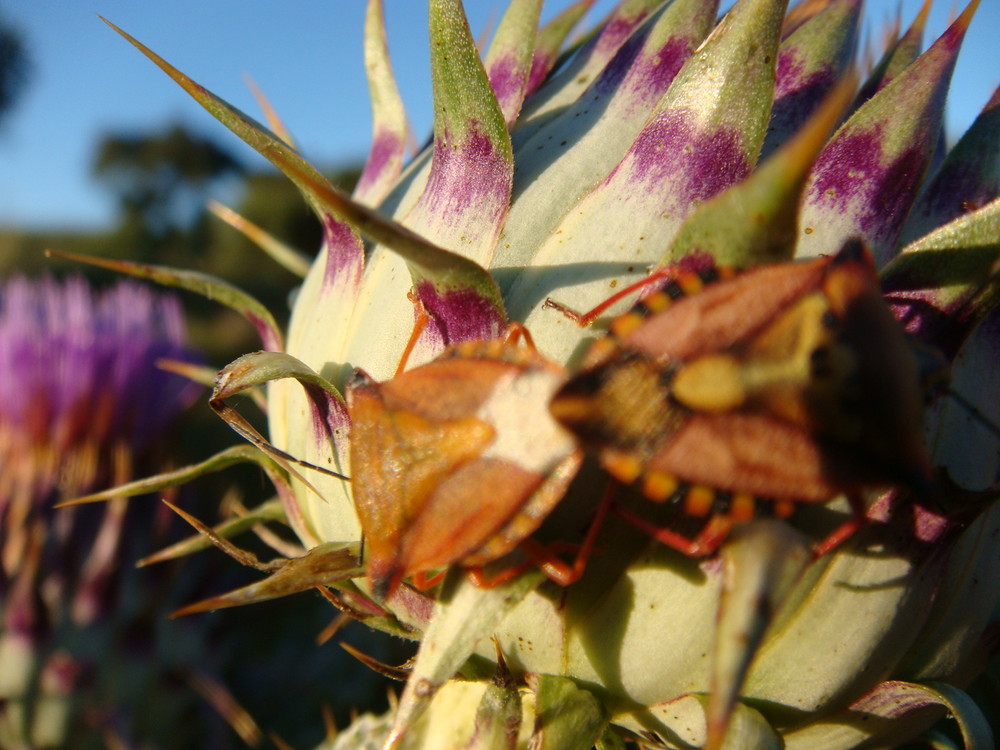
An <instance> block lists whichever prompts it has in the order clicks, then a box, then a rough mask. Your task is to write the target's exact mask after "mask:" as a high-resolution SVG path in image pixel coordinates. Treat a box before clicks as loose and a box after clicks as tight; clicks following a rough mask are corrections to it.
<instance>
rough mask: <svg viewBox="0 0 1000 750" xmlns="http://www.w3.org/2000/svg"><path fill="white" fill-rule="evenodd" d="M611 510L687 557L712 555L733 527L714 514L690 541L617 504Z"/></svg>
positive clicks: (726, 517) (727, 521) (722, 516)
mask: <svg viewBox="0 0 1000 750" xmlns="http://www.w3.org/2000/svg"><path fill="white" fill-rule="evenodd" d="M611 510H612V512H613V513H614V514H615V515H616V516H618V517H619V518H621V519H622V520H624V521H627V522H628V523H629V524H631V525H632V526H635V527H636V528H637V529H639V531H642V532H645V533H646V534H649V536H651V537H653V539H655V540H656V541H658V542H660V543H661V544H665V545H667V546H668V547H673V548H674V549H675V550H677V551H678V552H680V553H681V554H684V555H687V556H688V557H704V556H705V555H710V554H712V553H713V552H715V550H717V549H718V548H719V545H720V544H722V542H723V540H724V539H725V538H726V537H727V536H728V535H729V530H730V529H731V528H732V527H733V519H732V518H730V517H729V516H727V515H723V514H715V515H713V516H711V517H709V519H708V522H707V523H706V524H705V525H704V526H703V527H702V529H701V531H699V532H698V535H697V536H696V537H694V539H691V538H689V537H686V536H684V535H683V534H678V533H677V532H676V531H671V530H670V529H667V528H664V527H662V526H657V525H656V524H652V523H650V522H649V521H647V520H645V519H644V518H640V517H639V516H637V515H636V514H635V513H633V512H632V511H630V510H626V509H625V508H623V507H622V506H620V505H618V504H614V505H613V506H612V507H611Z"/></svg>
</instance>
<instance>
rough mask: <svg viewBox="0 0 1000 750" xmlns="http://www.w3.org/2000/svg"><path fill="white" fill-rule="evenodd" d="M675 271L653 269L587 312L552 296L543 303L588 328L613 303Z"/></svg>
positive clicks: (581, 326) (642, 289)
mask: <svg viewBox="0 0 1000 750" xmlns="http://www.w3.org/2000/svg"><path fill="white" fill-rule="evenodd" d="M673 273H674V271H673V269H670V268H666V267H663V268H656V269H653V271H651V272H650V274H649V276H647V277H646V278H644V279H640V280H639V281H637V282H635V283H634V284H629V285H628V286H627V287H625V288H624V289H621V290H619V291H617V292H615V293H614V294H612V295H611V296H610V297H608V298H607V299H606V300H604V301H603V302H601V303H600V304H599V305H597V307H595V308H593V309H592V310H589V311H587V312H585V313H580V312H577V311H576V310H572V309H570V308H568V307H566V306H565V305H563V304H561V303H559V302H556V301H555V300H554V299H552V298H551V297H549V298H546V300H545V304H544V305H542V307H550V308H552V309H554V310H558V311H559V312H561V313H562V314H563V315H565V316H566V317H567V318H569V319H570V320H572V321H573V322H574V323H576V324H577V325H578V326H580V328H586V327H587V326H589V325H590V324H591V323H593V322H594V321H595V320H597V319H598V318H599V317H600V316H601V315H602V314H604V312H605V311H606V310H607V309H608V308H609V307H611V306H612V305H613V304H615V303H616V302H618V301H619V300H621V299H624V298H625V297H627V296H629V295H630V294H632V293H633V292H636V291H644V290H645V289H646V288H647V287H649V286H651V285H653V284H656V283H657V282H659V281H660V280H661V279H664V278H667V277H669V276H671V275H672V274H673Z"/></svg>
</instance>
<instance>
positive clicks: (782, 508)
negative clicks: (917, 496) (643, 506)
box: [550, 242, 943, 556]
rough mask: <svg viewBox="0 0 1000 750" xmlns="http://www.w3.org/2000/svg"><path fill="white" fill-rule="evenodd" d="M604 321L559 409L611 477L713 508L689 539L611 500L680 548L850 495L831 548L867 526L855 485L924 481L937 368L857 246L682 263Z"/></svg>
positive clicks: (699, 547)
mask: <svg viewBox="0 0 1000 750" xmlns="http://www.w3.org/2000/svg"><path fill="white" fill-rule="evenodd" d="M727 277H729V278H727ZM609 333H610V335H608V336H606V337H603V338H601V339H598V340H597V341H595V342H594V345H593V346H592V347H591V349H590V350H589V351H588V353H587V355H586V356H585V358H584V362H583V369H582V371H581V372H580V373H579V374H577V375H575V376H574V377H572V378H571V379H569V381H568V382H567V383H566V384H565V385H564V386H563V387H562V388H560V389H559V391H558V393H557V394H556V395H555V397H554V399H553V401H552V403H551V406H550V408H551V411H552V413H553V415H554V416H555V417H556V419H557V420H558V421H559V422H560V423H561V424H563V425H565V426H566V427H567V428H568V429H569V430H571V431H572V432H573V433H574V434H576V435H577V436H578V437H579V438H580V439H581V440H582V441H583V442H584V443H585V444H587V445H590V446H593V447H594V448H596V449H597V451H598V455H599V458H600V461H601V463H602V464H603V465H604V467H605V468H606V469H607V470H608V472H609V473H610V474H611V475H612V476H614V477H615V478H617V479H619V480H620V481H622V482H625V483H635V484H637V485H638V487H639V489H640V490H641V491H642V493H643V494H645V495H646V496H647V497H648V498H650V499H652V500H654V501H658V502H663V501H676V502H683V507H684V509H685V510H686V511H687V512H688V513H689V514H691V515H695V516H708V517H709V520H708V522H707V523H706V524H705V525H704V526H703V528H702V530H701V531H700V532H699V533H698V534H697V536H695V537H694V538H689V537H686V536H683V535H681V534H679V533H675V532H673V531H671V530H669V529H654V527H652V526H651V525H649V524H647V523H645V522H644V521H642V520H641V519H639V518H637V517H635V516H634V515H633V514H631V513H630V512H628V511H626V510H624V509H617V512H619V513H620V514H621V515H623V516H625V517H626V518H628V519H629V520H631V521H633V522H634V523H636V524H637V525H639V526H641V527H643V528H647V529H648V530H650V531H651V532H654V533H655V535H656V536H657V538H659V539H660V540H662V541H664V542H666V543H667V544H670V545H671V546H674V547H676V548H677V549H679V550H680V551H682V552H684V553H686V554H689V555H693V556H697V555H703V554H708V553H711V552H712V551H713V550H714V549H715V548H716V547H717V546H718V545H719V543H721V541H722V539H723V538H724V537H725V535H726V534H727V533H728V530H729V528H730V526H731V525H732V523H733V522H736V521H740V520H745V519H749V518H750V517H752V516H753V515H754V512H755V506H756V501H757V500H759V499H769V500H771V501H773V503H774V507H773V510H774V512H775V514H776V515H778V516H787V515H788V514H790V513H791V512H792V510H793V509H794V506H795V504H796V503H803V502H806V503H812V502H824V501H827V500H830V499H832V498H834V497H836V496H838V495H842V494H847V496H848V498H849V499H850V500H851V502H852V506H853V508H854V510H855V519H854V520H853V521H851V522H848V524H845V526H844V527H842V528H841V529H838V530H836V531H834V532H833V533H832V534H831V535H830V536H829V537H828V538H827V539H825V540H823V541H821V542H820V543H819V544H818V546H817V551H818V552H823V551H827V550H829V549H832V548H833V547H834V546H836V544H838V543H839V542H840V541H842V540H843V539H844V538H846V536H848V535H849V534H850V533H851V531H853V529H854V528H856V527H857V526H858V525H859V524H860V519H861V517H862V515H863V511H864V508H863V505H862V503H861V500H860V493H861V491H863V490H867V489H875V488H879V487H888V486H908V487H918V488H919V487H920V486H921V485H922V484H924V483H925V482H926V479H927V477H928V475H929V459H928V457H927V453H926V448H925V446H924V444H923V440H922V437H921V433H922V413H923V405H924V403H925V400H926V393H925V390H926V389H925V388H924V387H923V383H924V382H926V381H928V380H931V379H933V378H931V377H929V376H928V377H927V378H925V377H924V373H923V371H922V367H921V361H920V357H919V356H918V353H917V349H916V347H915V346H914V343H913V341H912V340H911V339H910V337H909V336H908V335H907V334H906V333H905V331H904V330H903V328H902V327H901V326H900V324H899V323H898V322H897V321H896V320H895V319H894V318H893V316H892V313H891V312H890V311H889V309H888V307H886V305H885V303H884V302H883V301H882V298H881V292H880V288H879V284H878V278H877V276H876V274H875V269H874V265H873V263H872V261H871V258H870V255H869V254H868V252H867V250H866V249H865V248H864V247H863V246H862V245H861V243H859V242H850V243H848V244H847V245H846V246H845V247H844V248H843V249H842V250H841V251H840V252H839V253H838V254H837V255H836V256H832V257H821V258H816V259H813V260H807V261H801V262H789V263H780V264H773V265H764V266H758V267H755V268H752V269H750V270H747V271H744V272H741V273H736V274H734V273H731V272H729V271H728V270H727V269H709V270H707V271H703V272H700V273H695V272H693V271H688V270H681V271H679V272H678V273H677V275H676V276H675V277H674V278H673V279H671V280H670V281H669V282H668V283H667V284H666V285H665V286H664V287H663V288H662V289H660V290H658V291H656V292H654V293H652V294H650V295H648V296H647V297H645V298H644V299H643V300H642V301H641V302H639V303H638V304H637V305H636V306H635V307H633V308H632V310H630V311H629V312H627V313H625V314H624V315H621V316H619V317H617V318H615V319H614V320H613V321H612V323H611V325H610V332H609ZM942 366H943V365H942Z"/></svg>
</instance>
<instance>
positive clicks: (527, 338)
mask: <svg viewBox="0 0 1000 750" xmlns="http://www.w3.org/2000/svg"><path fill="white" fill-rule="evenodd" d="M500 340H501V341H502V342H503V343H505V344H510V345H511V346H514V345H515V344H517V343H518V342H519V341H523V342H524V345H525V346H526V347H528V348H529V349H531V351H533V352H537V351H538V348H537V347H536V346H535V340H534V339H533V338H532V337H531V332H530V331H529V330H528V329H527V328H526V327H525V326H524V323H518V322H517V321H514V322H512V323H508V324H507V328H506V329H505V330H504V332H503V333H502V334H500Z"/></svg>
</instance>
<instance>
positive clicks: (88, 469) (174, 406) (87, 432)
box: [0, 277, 201, 747]
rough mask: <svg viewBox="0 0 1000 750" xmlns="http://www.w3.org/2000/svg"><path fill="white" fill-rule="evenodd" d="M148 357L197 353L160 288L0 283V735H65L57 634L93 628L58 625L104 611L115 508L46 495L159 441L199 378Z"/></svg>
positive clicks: (134, 459)
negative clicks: (68, 504)
mask: <svg viewBox="0 0 1000 750" xmlns="http://www.w3.org/2000/svg"><path fill="white" fill-rule="evenodd" d="M161 358H169V359H179V360H184V361H189V362H190V361H194V360H196V359H197V357H196V356H195V354H194V353H193V351H192V350H191V349H189V348H188V347H187V345H186V343H185V327H184V318H183V314H182V311H181V306H180V302H179V301H178V299H177V298H176V297H175V296H173V295H169V294H163V293H160V292H154V291H152V290H151V289H149V288H148V287H146V286H144V285H142V284H139V283H137V282H131V281H125V282H119V283H117V284H116V285H114V286H113V287H111V288H109V289H107V290H106V291H103V292H98V291H94V290H93V289H92V288H91V287H90V285H89V284H88V283H87V282H86V281H85V280H83V279H82V278H71V279H66V280H64V281H57V280H55V279H53V278H43V279H41V280H38V281H31V280H28V279H25V278H20V277H15V278H12V279H10V280H8V281H6V282H5V283H2V284H0V663H2V664H3V665H4V667H3V669H2V670H0V671H2V672H3V674H2V675H0V745H2V746H8V745H9V744H10V743H14V746H19V745H18V743H23V744H25V746H33V747H55V746H59V745H60V744H61V743H63V742H65V741H66V735H65V732H66V731H67V727H68V726H70V725H71V724H72V722H73V721H74V719H73V718H72V717H71V711H70V708H69V707H70V705H71V704H72V700H73V693H74V690H76V689H77V687H78V684H79V680H80V679H81V675H82V674H84V673H85V672H86V668H87V664H88V662H87V660H86V659H84V660H80V659H79V658H78V657H77V656H75V655H73V654H71V653H69V652H67V651H66V650H65V648H66V644H67V643H79V642H81V641H80V638H81V637H82V638H83V639H84V640H87V639H92V638H93V637H96V636H94V633H95V632H97V631H94V630H87V631H84V630H79V631H77V633H78V635H76V636H73V637H71V638H70V639H69V640H67V634H68V633H72V631H73V629H74V628H86V627H87V626H89V625H92V624H97V623H101V622H103V621H104V620H106V619H108V618H109V617H110V618H111V619H112V620H113V619H114V614H113V611H114V610H113V608H114V605H115V600H116V598H117V593H116V590H115V588H114V587H113V586H112V582H113V581H116V580H117V576H118V574H119V573H121V572H123V570H124V567H123V561H122V559H121V558H122V556H123V551H124V550H123V545H122V541H123V539H125V538H126V528H127V527H126V525H125V521H126V516H125V514H126V505H125V501H124V500H121V501H113V502H111V503H109V504H107V505H105V506H103V507H102V508H66V509H62V510H56V509H54V508H53V505H54V504H55V503H56V502H58V501H59V500H62V499H67V498H69V497H73V496H74V495H79V494H82V493H85V492H87V491H88V490H91V489H93V488H94V487H97V486H99V485H102V484H109V483H119V482H124V481H127V480H128V479H130V478H131V477H132V475H133V473H134V471H133V468H134V466H135V465H136V464H137V463H139V462H145V460H146V459H148V458H150V454H151V452H152V450H153V449H154V448H155V447H156V445H157V444H163V442H164V439H165V437H166V434H167V429H168V428H169V427H170V424H171V423H172V422H173V421H174V419H175V418H176V417H177V416H178V415H179V414H180V412H181V411H182V410H183V409H184V408H185V407H186V406H188V405H189V404H190V403H191V401H192V400H193V399H194V398H195V397H196V395H197V394H198V392H199V391H200V390H201V389H200V386H198V385H196V384H194V383H192V382H190V381H187V380H186V379H184V378H182V377H180V376H178V375H176V374H172V373H169V372H166V371H164V370H162V369H160V368H158V367H157V365H156V362H157V360H158V359H161ZM144 468H149V467H148V466H145V467H144ZM140 510H142V509H140ZM150 510H152V509H151V508H147V509H146V511H150ZM133 517H134V521H133V523H132V525H131V527H132V531H139V530H140V529H141V528H142V525H148V524H149V521H150V514H149V512H142V513H139V514H138V515H135V514H132V515H130V518H133ZM135 524H139V525H138V526H137V525H135ZM107 624H109V625H110V624H111V623H110V622H109V623H107ZM82 633H89V634H90V635H82V636H81V635H79V634H82ZM45 706H49V707H50V708H51V709H52V710H54V711H55V715H53V714H51V713H48V711H49V709H45V710H42V709H43V707H45ZM38 712H41V713H38ZM36 714H37V715H36ZM32 715H36V718H35V720H34V723H33V722H32V721H31V720H30V717H31V716H32ZM46 716H47V717H48V718H44V717H46ZM57 717H58V718H57Z"/></svg>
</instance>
